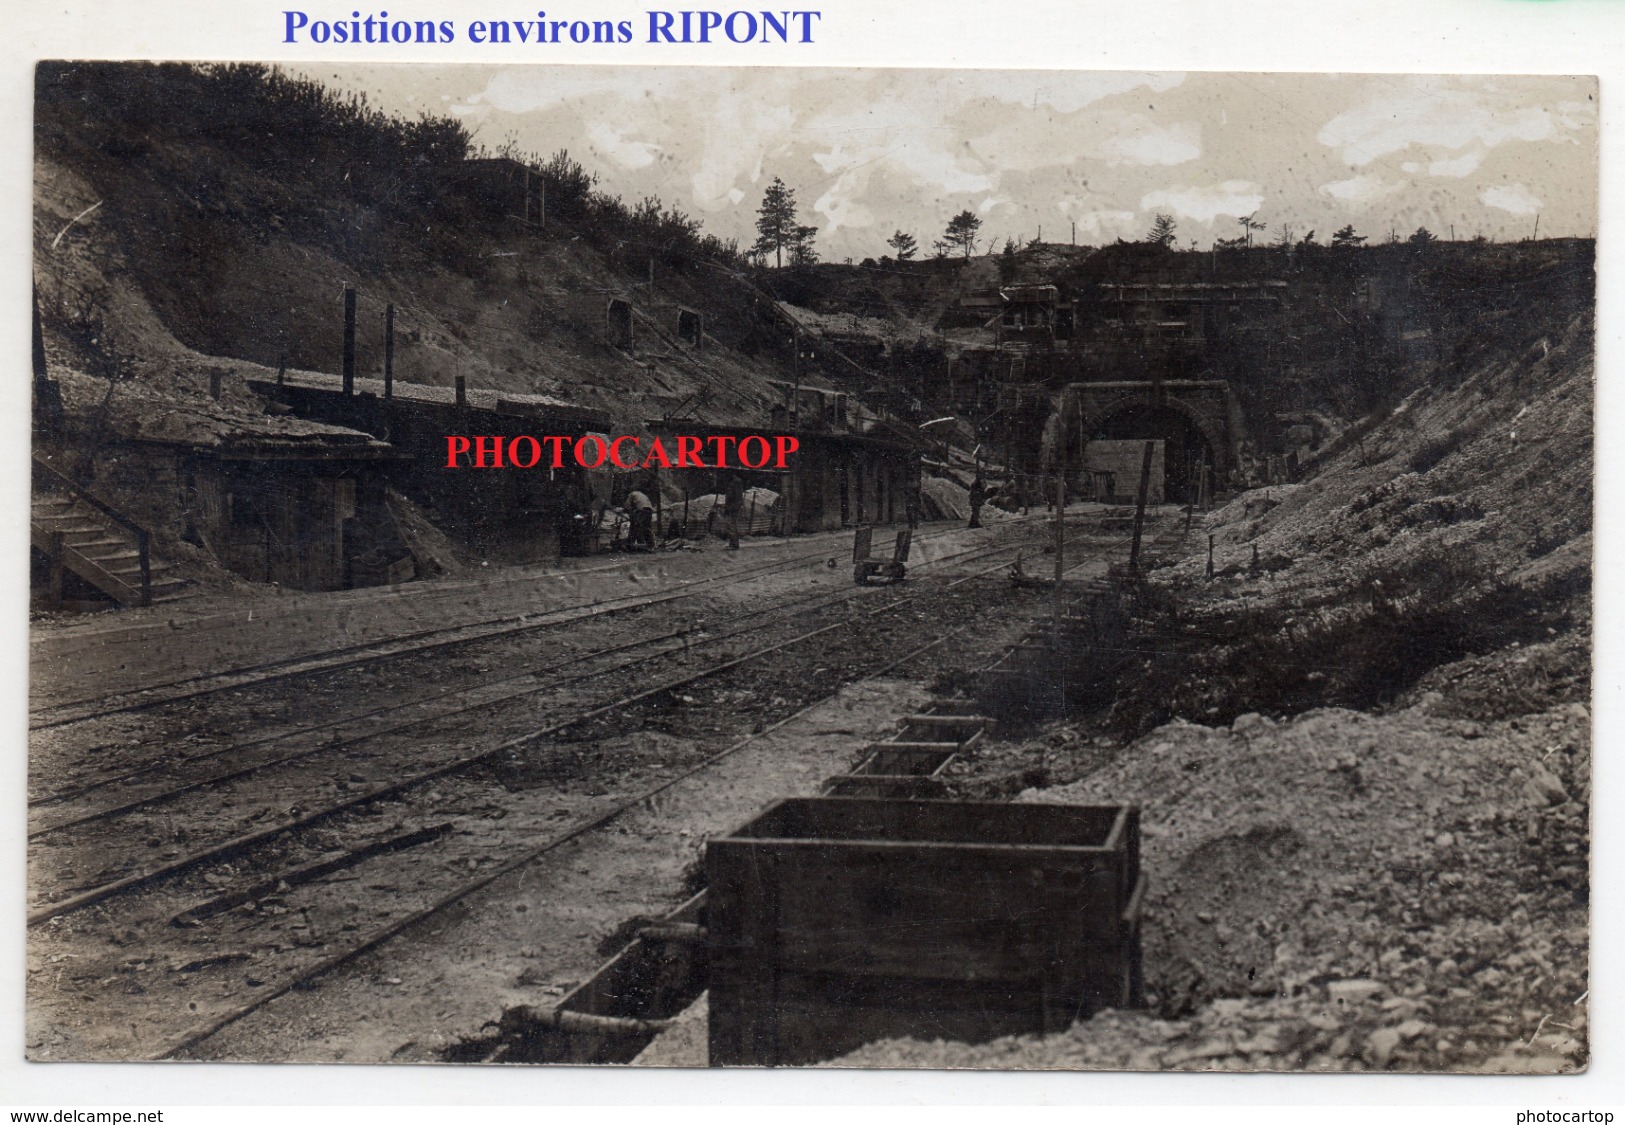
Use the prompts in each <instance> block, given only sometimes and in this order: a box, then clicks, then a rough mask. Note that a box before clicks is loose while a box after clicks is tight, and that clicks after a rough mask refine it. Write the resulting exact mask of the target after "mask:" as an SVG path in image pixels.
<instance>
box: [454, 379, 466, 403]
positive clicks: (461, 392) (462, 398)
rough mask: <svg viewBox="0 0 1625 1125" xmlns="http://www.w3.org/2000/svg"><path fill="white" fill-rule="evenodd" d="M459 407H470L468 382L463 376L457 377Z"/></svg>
mask: <svg viewBox="0 0 1625 1125" xmlns="http://www.w3.org/2000/svg"><path fill="white" fill-rule="evenodd" d="M457 405H458V406H467V405H468V380H467V378H465V377H464V376H462V375H459V376H457Z"/></svg>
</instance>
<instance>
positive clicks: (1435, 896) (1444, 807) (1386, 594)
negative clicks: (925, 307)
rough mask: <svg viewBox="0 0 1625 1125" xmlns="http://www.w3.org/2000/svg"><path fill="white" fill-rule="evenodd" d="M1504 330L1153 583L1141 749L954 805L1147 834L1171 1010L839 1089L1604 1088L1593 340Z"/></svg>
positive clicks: (900, 1046) (1166, 1004)
mask: <svg viewBox="0 0 1625 1125" xmlns="http://www.w3.org/2000/svg"><path fill="white" fill-rule="evenodd" d="M1504 327H1505V331H1504V332H1503V334H1502V335H1501V336H1500V338H1499V339H1492V340H1490V341H1488V342H1480V343H1479V344H1475V345H1474V346H1473V348H1472V351H1471V354H1468V355H1467V356H1465V357H1464V358H1463V361H1462V362H1460V363H1458V364H1456V365H1455V366H1454V367H1453V368H1452V367H1451V366H1449V365H1446V366H1445V367H1444V368H1441V370H1440V371H1438V372H1436V373H1435V375H1434V377H1433V379H1432V380H1431V381H1430V382H1429V383H1428V384H1427V385H1425V386H1423V387H1421V388H1420V389H1418V390H1417V391H1416V392H1415V393H1413V394H1412V395H1410V396H1409V397H1408V398H1407V399H1406V400H1405V401H1404V402H1402V403H1401V404H1400V405H1399V407H1398V408H1397V409H1395V410H1394V411H1392V413H1390V414H1388V415H1387V416H1386V417H1383V418H1381V419H1378V420H1374V421H1372V422H1369V423H1368V424H1366V425H1365V426H1362V427H1360V428H1359V429H1357V430H1356V431H1353V432H1351V434H1350V435H1349V436H1348V437H1347V438H1346V440H1345V441H1343V442H1342V443H1341V449H1340V450H1334V451H1330V452H1329V454H1328V455H1327V456H1326V457H1325V459H1324V461H1323V464H1322V466H1321V468H1320V470H1319V472H1318V474H1317V475H1316V476H1314V477H1313V479H1311V480H1308V481H1307V482H1305V483H1303V484H1301V485H1297V486H1292V487H1288V488H1285V489H1271V490H1267V491H1266V490H1259V491H1257V492H1254V493H1249V494H1246V495H1243V496H1241V497H1238V498H1237V499H1236V500H1235V501H1234V502H1232V503H1231V504H1229V505H1228V506H1227V507H1225V508H1224V509H1222V510H1221V511H1219V512H1216V513H1214V514H1213V516H1212V517H1211V518H1210V520H1209V522H1208V527H1207V530H1208V531H1209V532H1210V533H1211V534H1212V535H1213V536H1214V554H1215V564H1216V570H1217V577H1216V579H1215V580H1214V581H1212V582H1209V581H1207V580H1206V577H1205V571H1206V567H1207V559H1206V551H1205V547H1206V544H1205V542H1201V547H1202V548H1203V549H1201V550H1196V549H1194V548H1196V546H1197V543H1198V542H1200V541H1193V542H1192V544H1191V546H1192V548H1193V549H1192V550H1191V552H1190V554H1189V556H1188V557H1186V558H1184V559H1183V560H1182V561H1179V562H1178V563H1177V564H1175V565H1173V566H1171V567H1168V568H1166V569H1164V570H1161V571H1159V572H1157V573H1156V574H1155V575H1154V576H1153V597H1152V598H1151V599H1150V601H1151V602H1152V603H1153V604H1157V605H1159V606H1160V615H1159V616H1158V617H1157V619H1156V620H1153V621H1148V622H1146V623H1145V625H1144V628H1145V636H1144V638H1143V641H1144V642H1145V644H1144V647H1146V648H1147V649H1149V650H1151V651H1153V652H1154V655H1151V656H1149V657H1148V658H1147V659H1146V661H1145V663H1144V665H1143V666H1141V667H1138V668H1136V669H1134V670H1133V672H1132V673H1131V676H1130V678H1129V679H1128V680H1127V681H1126V682H1125V683H1124V684H1123V685H1122V691H1121V693H1120V696H1119V702H1118V705H1117V707H1116V708H1115V709H1114V713H1113V715H1112V716H1111V717H1110V718H1111V721H1114V722H1115V723H1117V724H1118V728H1119V730H1126V731H1127V732H1128V738H1127V739H1126V741H1119V740H1117V739H1112V738H1105V737H1101V734H1100V728H1099V726H1098V725H1091V724H1090V723H1086V722H1075V723H1066V724H1059V725H1056V726H1053V727H1050V728H1048V729H1046V730H1043V731H1041V732H1039V733H1038V734H1037V735H1036V736H1035V737H1033V738H1031V739H1029V740H1027V741H1024V742H1018V743H1006V744H1004V745H1002V746H996V747H991V748H990V749H989V751H988V752H987V753H985V754H984V756H983V759H982V760H981V761H980V762H977V763H969V764H967V766H966V768H965V770H964V771H963V774H962V776H961V777H960V778H959V779H958V784H959V785H960V786H962V787H964V788H966V789H968V790H970V791H974V788H975V786H976V785H977V784H978V782H979V781H981V782H984V783H987V784H990V785H991V784H994V783H995V782H998V781H1001V780H1003V779H1007V778H1009V777H1011V776H1021V773H1022V771H1023V770H1024V769H1026V770H1031V769H1033V768H1034V767H1035V765H1036V766H1038V767H1039V768H1040V770H1041V774H1040V775H1039V776H1042V777H1046V778H1048V779H1049V781H1050V782H1051V784H1050V785H1049V787H1048V788H1043V789H1030V790H1028V791H1026V792H1025V793H1023V794H1022V795H1021V797H1020V799H1023V800H1034V801H1063V802H1082V803H1097V802H1098V803H1120V802H1129V803H1135V804H1139V805H1140V806H1142V808H1143V809H1144V817H1145V826H1146V828H1145V841H1144V860H1145V865H1146V870H1147V871H1148V873H1149V876H1150V881H1151V882H1150V886H1151V890H1150V894H1149V896H1148V899H1147V903H1146V910H1145V915H1144V917H1145V919H1146V921H1145V973H1146V982H1147V989H1148V993H1149V996H1148V999H1149V1001H1150V1004H1149V1009H1150V1010H1148V1011H1146V1012H1104V1013H1101V1014H1099V1015H1097V1016H1095V1017H1094V1018H1093V1019H1090V1020H1087V1021H1084V1022H1082V1023H1079V1024H1077V1025H1075V1026H1074V1027H1073V1028H1072V1029H1071V1030H1070V1031H1069V1032H1067V1033H1066V1034H1064V1035H1059V1036H1051V1037H1048V1038H1044V1037H1036V1036H1033V1037H1016V1038H1011V1039H1006V1040H1000V1041H997V1042H994V1043H990V1044H983V1045H978V1046H967V1045H964V1044H949V1043H941V1042H937V1043H925V1042H918V1041H902V1042H890V1043H881V1044H873V1045H871V1046H869V1047H866V1048H864V1049H863V1050H860V1051H858V1052H856V1053H854V1054H852V1055H849V1056H847V1057H846V1058H844V1059H842V1060H839V1062H838V1064H837V1065H864V1066H938V1067H940V1066H950V1067H999V1068H1010V1067H1080V1068H1091V1069H1094V1068H1100V1069H1115V1068H1130V1069H1141V1068H1145V1069H1198V1070H1206V1069H1215V1070H1255V1069H1281V1070H1384V1069H1392V1070H1412V1071H1419V1070H1420V1071H1427V1070H1445V1071H1487V1072H1507V1071H1511V1072H1552V1071H1564V1070H1573V1069H1576V1068H1583V1067H1584V1066H1585V1065H1586V1060H1587V1057H1588V1048H1587V1041H1588V1040H1587V1010H1588V1003H1587V999H1588V987H1589V986H1588V980H1587V973H1588V968H1587V966H1588V947H1589V928H1588V927H1589V886H1590V883H1589V850H1590V777H1591V732H1590V715H1589V711H1588V701H1589V696H1590V630H1591V612H1590V578H1591V496H1592V493H1591V465H1592V458H1591V437H1592V434H1591V429H1592V427H1591V410H1592V371H1593V368H1592V331H1591V324H1590V320H1589V316H1588V315H1584V314H1580V313H1575V314H1574V315H1572V316H1569V315H1564V314H1563V313H1562V311H1561V310H1553V309H1547V310H1544V312H1542V311H1536V312H1535V313H1532V314H1530V315H1527V316H1525V317H1524V318H1523V319H1522V323H1521V324H1520V325H1519V326H1517V327H1516V328H1513V327H1512V326H1504ZM1255 549H1256V555H1255ZM1255 557H1256V560H1257V561H1256V563H1255V562H1254V559H1255Z"/></svg>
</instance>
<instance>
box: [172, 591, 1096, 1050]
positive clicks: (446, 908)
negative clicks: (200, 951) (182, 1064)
mask: <svg viewBox="0 0 1625 1125" xmlns="http://www.w3.org/2000/svg"><path fill="white" fill-rule="evenodd" d="M1090 561H1094V560H1090ZM1085 565H1088V563H1087V562H1085V563H1078V564H1074V565H1073V566H1071V567H1069V568H1067V571H1066V573H1071V572H1072V571H1074V570H1077V569H1079V568H1080V567H1081V566H1085ZM979 576H980V575H971V576H968V577H966V578H962V579H959V580H958V582H956V583H955V585H958V584H961V583H964V582H968V581H971V580H973V579H974V578H976V577H979ZM969 628H971V625H969V624H965V625H960V626H957V627H954V628H950V629H948V630H946V631H945V632H940V633H938V635H937V636H936V637H934V638H933V639H932V640H930V641H928V642H926V643H925V644H923V645H920V646H919V647H917V648H914V649H912V650H910V651H908V652H906V653H905V654H904V655H903V656H901V657H899V658H897V659H895V660H892V661H891V662H889V663H887V664H885V665H883V666H882V667H879V668H875V669H873V670H871V671H868V672H866V673H865V674H864V675H863V676H861V677H858V678H857V679H856V680H853V681H848V682H852V683H861V682H863V681H866V680H870V679H875V678H878V677H881V676H884V675H886V674H888V673H890V672H893V671H895V670H896V669H898V668H901V667H903V666H905V665H907V664H910V663H912V662H913V661H915V660H917V659H919V658H920V657H922V656H924V655H926V654H927V653H929V652H930V651H932V650H933V649H936V648H938V647H940V646H941V645H943V644H944V643H946V642H947V641H949V640H952V639H953V638H955V637H957V636H959V635H960V634H961V633H963V632H965V631H966V630H967V629H969ZM842 686H845V685H844V684H842V685H837V686H836V688H835V691H839V690H840V688H841V687H842ZM835 691H831V692H827V693H824V694H822V695H820V696H819V697H817V698H814V699H812V700H811V701H809V702H807V703H805V704H804V705H803V706H801V707H800V708H798V709H797V710H796V711H795V712H794V713H792V714H790V715H788V716H785V717H784V718H782V719H779V720H778V721H776V722H774V723H773V724H772V725H771V726H769V727H766V728H764V729H762V730H759V731H756V732H753V733H751V734H748V735H746V736H744V737H743V738H742V739H740V740H738V741H736V742H734V743H732V744H731V745H729V746H728V747H726V748H725V749H724V750H722V751H720V752H719V753H717V754H715V755H713V756H712V757H710V758H707V759H705V760H704V761H702V762H701V763H699V764H698V765H696V766H694V767H693V768H691V769H689V770H687V771H685V772H683V773H682V774H680V775H679V776H677V777H674V778H670V779H668V780H665V781H663V782H661V783H660V784H659V785H657V786H656V787H654V788H653V789H650V790H648V791H645V792H641V793H636V794H634V795H631V796H629V797H626V798H623V799H620V800H618V801H617V802H615V803H614V804H613V805H612V806H611V807H609V808H607V809H605V810H604V811H603V812H601V813H599V814H598V815H597V816H595V817H593V818H591V819H589V820H587V821H585V822H582V823H580V824H577V825H574V826H572V827H571V828H569V829H568V830H566V831H564V832H562V833H558V834H556V835H553V836H551V837H549V838H547V839H545V840H544V841H543V843H541V844H540V845H539V846H537V847H533V848H531V849H530V850H528V851H525V852H524V853H522V854H520V855H518V856H516V857H514V858H512V859H510V860H508V861H507V862H505V863H503V864H501V865H500V866H498V867H495V868H493V869H492V870H490V871H489V872H485V873H482V874H481V875H479V876H478V877H477V878H473V879H470V880H468V881H466V882H464V883H463V884H462V885H460V886H456V887H453V888H451V889H450V890H449V891H447V892H446V893H444V894H442V895H441V896H440V897H438V898H435V899H434V900H432V901H430V902H428V903H427V904H425V905H423V906H421V907H419V908H418V909H416V910H413V911H411V912H410V913H408V914H405V915H403V916H401V917H399V918H396V919H394V920H392V921H391V922H390V923H389V924H388V925H386V926H384V927H382V928H380V929H379V930H377V931H376V932H374V933H372V934H370V935H368V936H367V937H366V938H365V939H362V940H360V941H357V942H355V943H353V944H351V945H349V946H347V947H346V948H344V949H341V950H338V951H336V952H334V953H332V954H330V955H328V956H327V957H324V958H322V959H321V960H319V961H316V962H315V963H313V964H311V965H309V966H308V967H307V968H305V969H303V970H302V971H299V972H297V973H296V974H294V975H292V976H290V977H288V978H287V979H285V980H283V981H281V982H279V983H278V984H277V985H276V986H275V987H272V988H269V989H267V990H266V991H264V992H262V993H260V994H258V995H256V996H254V997H252V998H251V999H249V1000H248V1001H246V1002H238V1003H236V1004H234V1005H233V1006H231V1007H229V1008H227V1009H226V1010H225V1011H223V1012H220V1013H219V1014H216V1015H214V1016H213V1017H212V1018H210V1019H208V1020H207V1021H206V1022H204V1023H203V1024H202V1025H201V1026H198V1027H195V1028H192V1029H190V1030H187V1031H185V1032H182V1033H181V1034H180V1035H179V1036H178V1037H177V1038H175V1039H173V1040H171V1041H170V1042H169V1044H168V1045H167V1046H166V1047H165V1048H163V1049H162V1050H161V1052H159V1053H158V1054H157V1055H156V1056H155V1057H156V1058H159V1059H176V1058H186V1057H197V1056H196V1055H195V1054H194V1052H195V1051H196V1050H197V1048H199V1047H200V1046H202V1045H203V1044H204V1043H206V1042H207V1041H208V1040H210V1039H211V1038H213V1037H214V1036H215V1035H217V1034H218V1033H220V1032H221V1031H224V1030H225V1029H226V1028H228V1027H230V1026H232V1025H233V1024H235V1023H237V1022H239V1021H241V1020H242V1019H245V1018H247V1017H249V1016H251V1015H253V1014H254V1013H256V1012H258V1011H260V1010H261V1009H263V1008H265V1007H266V1006H267V1005H269V1004H271V1003H272V1002H273V1001H275V1000H277V999H278V998H280V997H282V996H284V995H287V994H288V993H290V992H293V991H295V990H297V989H303V988H310V987H315V984H316V981H317V980H318V979H319V978H322V977H326V976H329V975H331V974H333V973H335V972H338V971H340V970H343V969H345V968H347V967H349V966H351V965H352V964H354V963H356V962H357V961H359V960H360V959H361V958H363V957H364V956H365V955H366V954H368V953H370V952H372V951H374V950H376V949H378V948H379V947H380V946H383V945H384V944H386V943H387V942H389V941H390V940H392V939H394V938H396V937H398V936H400V935H402V934H404V933H406V932H408V931H412V930H421V929H423V928H424V927H425V926H427V925H429V924H432V922H433V921H434V920H436V919H437V918H441V917H447V916H448V915H449V914H450V912H451V911H453V909H454V908H455V907H456V906H457V904H459V903H461V902H462V901H463V900H464V899H466V898H468V897H469V896H470V895H472V894H474V893H476V892H478V891H480V890H482V889H483V888H485V887H487V886H490V885H491V884H492V883H495V882H496V881H497V880H499V879H501V878H503V877H504V876H507V875H510V874H513V873H515V872H517V871H520V870H522V869H524V868H525V867H527V866H529V865H530V864H533V863H535V862H537V861H538V860H540V859H541V858H542V857H543V856H546V855H547V854H549V853H551V852H555V851H557V850H558V849H560V848H561V847H563V846H565V845H568V844H579V843H581V842H582V841H583V838H585V837H590V836H593V835H595V834H602V833H606V832H609V831H611V830H612V828H613V826H614V824H615V822H616V821H617V820H618V819H620V818H621V817H622V816H623V815H624V814H626V813H628V812H630V811H632V810H634V809H639V808H643V807H649V806H651V805H653V803H654V802H656V801H657V800H658V798H659V796H660V794H661V793H662V792H663V791H665V790H667V789H670V788H672V787H673V786H675V785H677V784H679V783H681V782H683V781H686V780H688V779H690V778H692V777H695V776H698V775H701V774H704V773H706V772H707V771H710V770H713V769H715V768H717V767H718V766H719V765H720V764H721V763H722V762H724V761H725V760H726V759H727V758H729V757H731V756H732V755H734V754H736V753H738V752H739V751H741V750H743V749H744V748H745V747H746V746H747V745H748V744H749V743H751V742H753V741H754V740H756V739H757V738H759V737H761V736H762V735H764V734H768V733H771V732H772V731H774V730H777V729H778V728H780V727H782V726H785V725H787V724H789V723H790V722H792V721H794V720H795V719H797V718H799V717H800V716H802V715H804V714H806V713H807V712H809V711H811V710H812V709H813V708H815V707H817V706H819V705H821V704H822V703H824V702H825V701H826V700H827V699H828V698H830V696H832V695H833V694H835ZM448 920H449V918H448Z"/></svg>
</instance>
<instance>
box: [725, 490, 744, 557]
mask: <svg viewBox="0 0 1625 1125" xmlns="http://www.w3.org/2000/svg"><path fill="white" fill-rule="evenodd" d="M725 487H726V491H725V492H724V493H723V497H722V522H723V531H724V532H725V533H726V534H727V536H728V550H730V551H737V550H739V517H740V515H741V514H742V513H743V512H744V510H745V482H744V481H743V480H741V479H740V477H739V474H738V473H729V474H728V483H727V485H726V486H725Z"/></svg>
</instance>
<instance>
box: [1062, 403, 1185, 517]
mask: <svg viewBox="0 0 1625 1125" xmlns="http://www.w3.org/2000/svg"><path fill="white" fill-rule="evenodd" d="M1089 436H1090V437H1091V438H1103V439H1107V440H1113V439H1116V440H1124V439H1128V440H1138V441H1144V440H1147V439H1152V440H1155V439H1161V440H1162V441H1164V442H1166V443H1167V445H1166V447H1165V451H1164V458H1165V460H1164V462H1163V479H1164V482H1165V483H1164V488H1165V490H1166V495H1167V497H1168V499H1169V501H1171V502H1177V503H1181V504H1183V503H1185V502H1186V501H1188V500H1189V499H1190V498H1191V496H1192V495H1193V490H1194V489H1195V486H1196V470H1197V466H1198V465H1200V464H1201V463H1202V460H1203V458H1204V457H1205V458H1206V460H1207V463H1208V465H1209V466H1210V467H1211V466H1213V465H1214V463H1215V462H1214V458H1213V449H1212V447H1211V446H1210V445H1209V444H1208V440H1207V438H1206V437H1204V436H1203V435H1202V431H1201V429H1200V428H1199V427H1198V426H1197V425H1196V423H1195V422H1193V421H1192V420H1191V418H1190V416H1189V415H1187V414H1186V413H1185V412H1184V411H1181V410H1176V409H1174V408H1173V407H1171V406H1151V405H1149V404H1140V405H1134V406H1127V407H1124V408H1122V409H1121V410H1117V411H1114V412H1113V413H1111V414H1109V415H1107V416H1106V417H1105V418H1102V419H1101V420H1100V422H1099V424H1098V425H1097V426H1096V429H1095V432H1094V433H1092V434H1090V435H1089Z"/></svg>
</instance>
